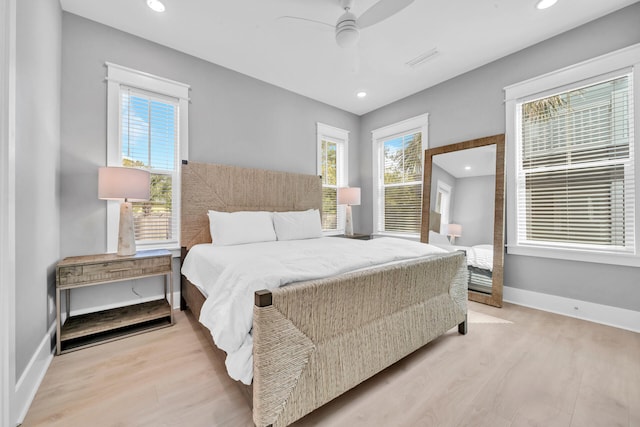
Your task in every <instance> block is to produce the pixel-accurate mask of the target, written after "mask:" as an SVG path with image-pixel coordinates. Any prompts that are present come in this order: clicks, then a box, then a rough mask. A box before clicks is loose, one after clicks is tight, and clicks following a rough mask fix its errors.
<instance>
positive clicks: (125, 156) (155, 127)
mask: <svg viewBox="0 0 640 427" xmlns="http://www.w3.org/2000/svg"><path fill="white" fill-rule="evenodd" d="M178 111H179V104H178V101H177V100H175V99H170V98H164V97H159V96H153V95H149V94H147V93H145V92H142V91H138V90H135V89H132V88H128V87H125V86H122V87H121V90H120V129H121V134H120V140H121V150H122V151H121V159H122V166H128V167H136V168H142V169H147V170H149V172H150V173H151V198H150V200H149V201H148V202H135V203H133V216H134V228H135V234H136V241H137V242H140V243H158V242H162V241H177V233H178V229H177V226H178V219H177V218H174V215H173V191H172V190H173V181H174V179H173V178H174V175H175V173H176V168H177V163H178V159H177V157H176V155H177V151H176V148H177V146H178Z"/></svg>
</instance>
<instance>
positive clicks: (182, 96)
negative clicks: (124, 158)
mask: <svg viewBox="0 0 640 427" xmlns="http://www.w3.org/2000/svg"><path fill="white" fill-rule="evenodd" d="M105 65H106V66H107V77H106V80H107V166H121V163H120V150H121V141H120V108H121V105H120V89H121V87H122V86H128V87H131V88H133V89H138V90H142V91H147V92H150V93H151V94H153V95H160V96H168V97H170V98H173V99H175V100H176V102H177V104H178V107H179V116H178V156H176V159H175V161H176V164H175V170H176V173H175V176H174V179H175V181H176V182H175V184H176V185H174V186H173V188H172V196H173V200H174V201H178V203H172V210H173V211H174V212H175V216H176V218H177V224H176V230H177V236H176V241H175V242H174V241H171V242H169V243H165V242H162V243H157V242H154V243H140V242H136V246H137V247H138V248H139V249H141V250H145V249H160V248H163V249H171V250H179V249H180V188H181V185H180V165H181V161H182V160H188V159H189V126H188V123H189V89H190V86H189V85H187V84H184V83H180V82H177V81H173V80H170V79H166V78H164V77H158V76H155V75H153V74H149V73H145V72H142V71H138V70H134V69H132V68H127V67H123V66H121V65H117V64H113V63H110V62H105ZM119 216H120V203H119V202H118V201H113V200H110V201H107V252H116V251H117V249H118V222H119ZM176 253H177V252H176Z"/></svg>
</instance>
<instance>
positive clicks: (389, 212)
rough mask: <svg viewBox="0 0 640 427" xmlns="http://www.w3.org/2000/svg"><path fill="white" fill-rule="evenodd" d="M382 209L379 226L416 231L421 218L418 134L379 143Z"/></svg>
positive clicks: (394, 229) (420, 147)
mask: <svg viewBox="0 0 640 427" xmlns="http://www.w3.org/2000/svg"><path fill="white" fill-rule="evenodd" d="M382 150H383V162H384V164H383V174H384V177H383V185H382V192H383V194H382V196H383V200H384V202H383V209H384V215H383V216H381V217H380V218H381V220H382V221H383V222H382V224H380V228H381V229H384V231H387V232H392V233H414V234H415V233H420V221H421V219H422V135H421V133H420V132H417V133H411V134H408V135H402V136H399V137H396V138H393V139H389V140H386V141H384V142H383V148H382Z"/></svg>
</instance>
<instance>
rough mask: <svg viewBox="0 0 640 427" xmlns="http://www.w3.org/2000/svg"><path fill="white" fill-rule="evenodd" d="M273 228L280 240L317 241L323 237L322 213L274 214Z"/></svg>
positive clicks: (311, 211)
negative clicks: (316, 239)
mask: <svg viewBox="0 0 640 427" xmlns="http://www.w3.org/2000/svg"><path fill="white" fill-rule="evenodd" d="M273 227H274V228H275V229H276V236H278V240H300V239H315V238H316V237H322V225H321V224H320V211H319V210H318V209H309V210H307V211H292V212H274V213H273Z"/></svg>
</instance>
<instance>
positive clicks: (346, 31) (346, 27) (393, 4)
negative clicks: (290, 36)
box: [280, 0, 414, 48]
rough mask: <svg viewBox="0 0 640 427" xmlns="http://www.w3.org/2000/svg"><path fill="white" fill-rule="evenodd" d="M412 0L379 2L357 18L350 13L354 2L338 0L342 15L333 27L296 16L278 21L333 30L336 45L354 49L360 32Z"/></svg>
mask: <svg viewBox="0 0 640 427" xmlns="http://www.w3.org/2000/svg"><path fill="white" fill-rule="evenodd" d="M413 2H414V0H379V1H378V2H377V3H376V4H374V5H373V6H371V7H370V8H369V9H367V10H366V11H365V12H364V13H363V14H362V15H361V16H360V17H359V18H358V17H356V15H354V14H353V13H352V12H351V8H352V7H353V3H354V0H340V3H341V7H342V9H344V13H343V14H342V15H340V17H339V18H338V21H337V22H336V24H335V26H334V25H331V24H327V23H326V22H321V21H314V20H313V19H307V18H301V17H298V16H281V17H280V19H294V20H300V21H304V22H309V23H313V24H321V25H323V26H325V27H330V28H331V29H334V30H335V37H336V43H337V44H338V46H340V47H343V48H350V47H354V46H356V45H357V44H358V40H359V39H360V30H363V29H365V28H367V27H371V26H372V25H375V24H377V23H379V22H382V21H384V20H385V19H387V18H389V17H391V16H393V15H395V14H396V13H398V12H400V11H401V10H402V9H404V8H406V7H407V6H409V5H410V4H411V3H413Z"/></svg>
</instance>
